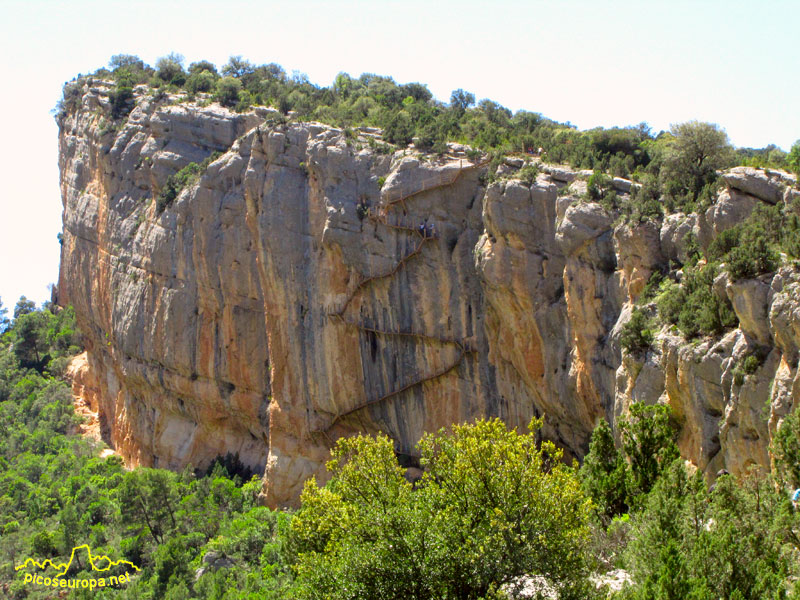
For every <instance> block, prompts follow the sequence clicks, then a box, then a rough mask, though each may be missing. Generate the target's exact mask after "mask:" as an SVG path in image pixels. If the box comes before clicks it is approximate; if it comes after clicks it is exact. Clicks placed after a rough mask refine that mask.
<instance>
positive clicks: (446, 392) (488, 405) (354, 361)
mask: <svg viewBox="0 0 800 600" xmlns="http://www.w3.org/2000/svg"><path fill="white" fill-rule="evenodd" d="M108 92H109V87H108V85H107V84H105V83H103V82H99V81H89V82H88V83H86V84H85V86H84V89H83V96H82V100H81V104H80V106H79V107H78V108H77V109H75V110H72V111H71V112H67V113H66V114H64V115H62V117H61V119H60V123H59V125H60V137H59V144H60V169H61V189H62V199H63V203H64V233H63V245H62V256H61V273H60V279H59V285H58V295H59V302H61V303H62V304H72V305H73V306H74V307H75V311H76V315H77V317H78V321H79V324H80V326H81V329H82V330H83V331H84V332H85V337H86V341H87V356H86V358H85V361H84V363H83V364H82V366H81V367H80V373H81V374H80V376H79V377H74V379H73V381H75V382H79V383H76V384H75V385H78V386H80V385H82V386H83V389H87V390H88V389H91V390H92V393H91V397H92V398H95V400H93V402H95V403H96V410H97V413H98V415H99V421H100V429H101V432H102V434H103V437H104V439H106V440H107V441H108V442H109V443H110V444H111V445H112V446H113V447H114V448H115V449H116V450H117V452H119V453H120V455H121V456H122V457H123V458H124V460H125V461H126V462H127V463H128V464H129V465H156V466H160V467H169V468H182V467H184V466H186V465H188V464H192V465H194V466H195V467H204V466H206V465H208V464H209V463H210V462H211V461H212V460H213V459H214V458H216V457H218V456H221V455H222V456H224V455H226V454H229V453H230V454H234V455H237V456H238V458H239V460H240V461H241V462H242V463H243V464H244V465H246V466H247V467H249V468H251V469H252V470H253V471H256V472H263V473H264V491H263V499H264V501H265V502H267V503H268V504H271V505H287V504H293V503H295V502H296V501H297V497H298V495H299V492H300V490H301V488H302V485H303V482H304V481H305V480H306V479H307V478H309V477H310V476H312V475H315V476H317V478H318V479H319V480H324V478H325V471H324V467H323V465H324V462H325V460H326V458H327V455H328V451H329V449H330V447H331V445H332V444H333V443H334V442H335V440H336V439H337V438H338V437H341V436H347V435H351V434H353V433H355V432H359V431H367V432H377V431H384V432H386V433H387V434H388V435H390V436H391V438H392V439H393V440H394V441H395V447H396V452H397V455H398V460H400V461H401V463H402V464H404V466H408V467H411V468H412V469H414V468H416V466H418V465H417V457H416V456H415V443H416V442H417V440H418V439H419V437H420V436H421V435H422V434H423V433H424V432H426V431H433V430H436V429H438V428H440V427H446V426H448V425H450V424H452V423H455V422H461V421H467V420H471V419H475V418H477V417H480V416H495V415H497V416H500V417H502V418H503V419H505V420H506V421H507V422H508V423H509V425H511V426H517V427H525V426H526V425H527V423H528V422H529V420H530V419H531V417H534V416H541V415H544V416H545V427H544V429H543V435H545V436H546V437H548V438H550V439H553V440H554V441H556V442H557V443H558V444H559V445H561V446H562V447H564V448H565V449H566V451H567V454H568V455H569V456H574V457H578V458H580V457H581V456H583V454H584V453H585V451H586V449H587V447H588V440H589V436H590V434H591V431H592V429H593V427H594V425H595V424H596V422H597V420H598V419H599V418H601V417H606V418H608V419H609V420H610V421H611V422H612V423H614V422H615V421H616V419H617V418H619V416H620V415H622V414H623V413H624V411H625V410H626V408H627V406H628V405H629V404H630V403H631V402H633V401H639V400H641V401H646V402H666V403H669V404H670V405H672V406H673V408H674V409H675V413H676V415H677V416H678V418H679V420H680V422H681V424H682V432H681V440H680V443H681V449H682V451H683V452H684V455H685V456H686V457H687V458H688V459H689V460H691V461H693V462H695V463H696V464H697V465H698V466H699V467H700V468H703V469H705V470H706V471H707V472H710V471H713V470H714V469H716V468H718V467H719V466H722V465H725V466H727V468H728V469H729V470H733V471H737V470H743V469H745V468H746V467H747V466H749V465H750V464H760V465H765V464H767V463H768V460H769V457H768V454H767V450H766V449H767V444H768V441H769V437H770V435H771V432H774V430H775V427H776V426H777V425H778V423H779V421H780V419H781V418H782V416H783V415H785V414H786V413H787V412H788V411H789V410H791V408H792V406H793V404H794V403H795V402H796V399H797V398H798V394H799V393H800V384H799V383H798V376H797V356H798V352H797V348H798V347H800V308H799V307H798V304H797V301H796V298H797V294H796V291H797V287H798V286H800V276H798V275H797V274H796V272H795V271H794V270H792V269H791V268H789V267H787V268H784V269H782V270H781V271H780V272H779V273H778V274H776V275H775V276H774V277H773V278H771V279H770V280H764V281H761V280H759V281H754V282H737V283H735V284H732V283H727V284H726V283H724V282H723V283H722V284H721V288H720V290H721V292H720V293H725V294H727V295H728V296H730V298H731V300H732V302H733V306H734V308H735V310H736V312H737V315H739V319H740V321H741V323H742V327H741V329H736V330H733V331H731V332H729V333H728V334H727V335H725V336H724V337H723V338H722V339H720V340H705V341H703V342H702V343H700V344H696V345H688V344H687V343H686V342H685V340H683V339H682V338H680V337H679V336H677V335H675V333H674V332H671V331H669V330H667V329H664V330H663V331H661V332H660V333H659V335H658V343H657V344H656V345H655V346H654V348H653V349H652V350H651V351H650V352H647V353H645V355H643V356H639V355H637V356H633V355H629V354H627V353H626V352H624V351H623V350H622V349H621V347H620V344H619V342H618V340H619V336H620V332H621V329H622V326H623V325H624V323H625V322H626V321H627V320H628V319H629V318H630V314H631V308H632V305H633V303H634V302H636V301H638V299H639V297H640V295H641V293H642V290H643V289H644V286H645V284H646V282H647V281H648V279H649V277H650V275H651V273H652V272H654V271H655V270H658V269H661V268H662V267H663V266H664V265H666V264H668V263H669V261H670V260H673V261H681V260H685V259H686V252H687V250H686V246H687V243H688V242H687V240H688V239H689V237H688V234H689V233H690V232H691V233H693V234H694V235H695V236H696V238H697V239H699V240H700V241H701V243H703V242H704V240H703V239H702V238H703V236H706V237H707V238H709V239H710V238H713V236H714V235H716V233H717V232H718V231H720V230H723V229H724V228H727V227H729V226H732V225H731V223H733V224H735V222H737V220H740V219H741V218H743V215H745V216H746V214H748V213H749V210H752V206H755V204H753V202H761V201H765V200H770V199H772V196H770V197H769V199H767V198H761V196H760V195H758V194H761V195H764V194H766V192H764V191H763V190H762V188H761V187H758V186H756V185H755V184H753V186H750V184H749V183H741V181H740V179H742V178H744V179H748V177H749V175H748V174H747V173H745V174H741V175H740V174H735V176H734V175H732V176H731V178H730V179H729V180H726V181H728V183H729V186H730V188H731V189H730V191H729V192H727V193H728V197H729V198H730V199H731V202H733V203H734V205H735V206H736V208H735V210H734V209H732V210H728V208H727V207H726V206H727V205H726V203H727V202H728V200H726V199H725V196H724V195H723V196H721V197H720V199H719V200H718V202H717V204H715V205H714V206H712V209H715V210H714V211H713V212H712V213H711V214H704V215H701V216H698V215H676V216H674V217H673V216H670V217H668V218H667V219H665V220H664V222H663V223H637V224H635V225H624V224H622V225H621V224H619V220H618V215H617V214H614V213H610V212H608V211H607V210H606V209H605V208H603V207H601V206H600V205H599V204H595V203H591V202H586V201H584V200H582V199H581V198H580V197H579V195H580V193H581V190H583V189H585V181H584V180H585V179H586V177H587V176H588V175H589V174H587V173H580V172H577V173H576V172H573V171H571V170H569V169H566V168H564V167H554V166H552V167H551V166H547V165H543V166H542V169H541V172H542V174H541V175H539V177H538V178H537V179H536V180H535V181H533V182H532V183H525V182H523V181H520V180H519V179H515V173H516V171H517V170H518V169H519V168H520V167H521V166H523V165H524V162H525V161H524V159H522V158H514V159H512V160H508V161H506V162H505V163H504V164H503V165H502V169H501V172H502V173H503V177H501V178H500V179H499V180H496V181H494V182H492V183H488V181H487V175H489V174H488V173H487V168H488V167H487V165H486V164H485V163H483V162H481V161H480V160H479V159H475V160H469V159H468V158H467V156H468V153H467V152H466V150H467V149H465V148H464V147H461V146H457V145H451V147H450V150H451V152H450V153H449V154H448V155H447V156H444V157H441V158H437V159H431V158H430V157H426V156H424V155H421V154H419V153H416V152H413V151H411V150H410V149H405V150H403V149H401V150H398V151H396V152H395V153H394V154H392V155H386V154H382V153H379V152H376V151H373V150H371V146H370V140H371V139H374V137H375V136H377V135H379V131H377V130H370V131H361V132H357V133H356V135H355V136H352V135H350V134H349V132H348V135H345V133H344V132H343V131H340V130H338V129H336V128H333V127H329V126H326V125H322V124H319V123H300V122H286V121H285V120H284V119H283V118H281V117H280V116H279V115H276V114H275V112H274V111H270V110H267V109H256V110H251V111H250V112H247V113H243V114H237V113H234V112H231V111H229V110H227V109H224V108H221V107H220V106H218V105H215V104H210V105H207V106H203V105H201V104H198V103H193V102H188V101H186V100H185V99H184V98H181V97H177V96H172V97H170V96H166V97H162V98H157V97H152V96H149V95H148V94H147V90H146V88H137V89H136V104H135V108H134V109H133V111H132V112H131V113H130V115H129V117H128V118H127V119H126V120H124V122H114V121H112V120H111V119H110V116H109V114H110V111H109V107H108ZM215 152H218V153H220V154H219V155H215V156H214V157H213V160H211V161H210V164H208V167H207V168H206V169H205V170H204V171H202V172H199V173H197V175H196V176H195V178H194V179H190V180H189V183H188V184H187V185H186V186H185V187H184V188H183V189H182V190H181V191H180V193H179V194H178V195H177V197H176V198H175V199H174V201H173V202H172V203H171V204H170V205H169V206H167V207H166V208H165V209H164V210H163V211H162V210H161V209H160V206H159V204H160V203H159V202H158V201H157V198H158V197H159V194H161V192H162V191H163V190H164V188H165V185H166V184H167V181H168V178H169V177H170V176H171V175H173V174H175V173H176V172H177V171H178V170H180V169H182V168H183V167H185V166H186V165H188V164H189V163H190V162H194V163H201V162H202V161H204V160H205V159H207V158H209V157H211V156H212V154H213V153H215ZM773 179H774V178H772V177H771V176H770V178H769V182H767V183H766V184H764V185H773V183H774V182H773ZM565 185H567V186H568V187H566V188H564V186H565ZM759 185H761V184H759ZM776 185H777V184H776ZM781 185H783V184H781ZM748 186H750V187H748ZM614 187H615V189H616V190H617V192H618V193H619V194H620V195H621V196H622V197H623V199H624V198H626V197H627V194H628V193H629V192H631V191H632V190H633V187H634V186H633V185H632V184H631V182H629V181H627V180H621V179H620V180H616V179H615V180H614ZM559 188H564V189H562V190H561V191H559ZM769 189H770V190H771V189H772V188H769ZM770 193H772V192H770ZM784 193H785V192H784ZM736 194H739V195H746V198H747V199H746V200H745V204H747V206H746V207H745V208H743V209H741V210H740V208H741V206H743V204H742V202H740V201H734V200H733V199H734V198H735V195H736ZM751 200H752V201H751ZM736 202H738V204H736ZM162 203H163V202H162ZM715 207H716V208H715ZM709 210H711V209H709ZM706 241H707V240H706ZM762 347H763V348H765V349H766V351H767V358H766V359H765V360H764V361H763V363H762V365H761V366H760V367H759V369H758V371H757V372H756V373H755V374H748V375H747V377H746V378H745V379H744V381H740V378H738V377H736V376H735V374H734V371H735V369H736V366H737V365H738V364H739V363H740V362H741V360H743V358H744V357H745V356H747V355H748V353H751V352H752V351H754V349H762ZM759 351H760V352H761V350H759ZM762 353H763V352H762ZM80 382H85V383H80ZM737 382H738V383H737ZM765 406H766V407H767V408H766V409H764V407H765ZM415 472H416V471H415Z"/></svg>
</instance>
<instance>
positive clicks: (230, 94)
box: [214, 77, 242, 107]
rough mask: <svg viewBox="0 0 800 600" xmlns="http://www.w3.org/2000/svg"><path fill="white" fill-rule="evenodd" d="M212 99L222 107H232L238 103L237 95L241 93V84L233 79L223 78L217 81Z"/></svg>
mask: <svg viewBox="0 0 800 600" xmlns="http://www.w3.org/2000/svg"><path fill="white" fill-rule="evenodd" d="M215 90H216V91H215V94H214V99H215V100H216V101H217V102H219V103H220V104H221V105H222V106H229V107H233V106H236V105H237V104H238V103H239V94H240V93H241V91H242V84H241V82H240V81H239V80H238V79H234V78H233V77H223V78H222V79H220V80H219V81H217V84H216V88H215Z"/></svg>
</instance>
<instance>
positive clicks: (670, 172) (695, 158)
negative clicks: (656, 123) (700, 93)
mask: <svg viewBox="0 0 800 600" xmlns="http://www.w3.org/2000/svg"><path fill="white" fill-rule="evenodd" d="M670 132H671V134H672V136H673V137H672V140H671V143H670V144H669V146H668V151H667V155H666V157H665V162H664V167H663V169H662V177H663V178H664V179H665V180H666V181H667V182H671V183H672V184H674V188H673V193H675V192H678V193H688V194H689V195H690V196H691V198H692V200H695V199H697V197H698V196H699V194H700V191H701V190H702V189H703V187H704V186H706V185H707V184H710V183H713V182H714V181H715V180H716V177H717V176H716V171H717V170H718V169H722V168H725V167H727V166H729V165H730V163H731V161H732V156H733V155H732V152H733V149H732V147H731V145H730V143H729V142H728V135H727V134H726V133H725V131H724V130H723V129H721V128H720V127H719V126H718V125H714V124H711V123H702V122H699V121H689V122H686V123H679V124H676V125H673V126H672V127H671V129H670Z"/></svg>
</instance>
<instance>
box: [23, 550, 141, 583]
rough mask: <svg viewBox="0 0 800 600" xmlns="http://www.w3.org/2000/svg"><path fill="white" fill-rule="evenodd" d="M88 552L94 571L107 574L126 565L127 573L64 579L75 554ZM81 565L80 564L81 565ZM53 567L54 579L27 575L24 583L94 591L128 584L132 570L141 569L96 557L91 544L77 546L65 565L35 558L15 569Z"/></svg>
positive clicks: (122, 562)
mask: <svg viewBox="0 0 800 600" xmlns="http://www.w3.org/2000/svg"><path fill="white" fill-rule="evenodd" d="M84 549H85V550H86V552H87V554H88V555H89V566H90V567H91V570H92V571H98V572H101V573H102V572H107V571H109V570H111V567H118V566H120V565H125V568H126V569H127V572H126V573H124V574H122V575H109V576H107V577H106V576H104V577H101V578H100V579H95V578H90V579H75V578H72V579H64V576H65V575H66V574H67V572H68V571H69V568H70V567H71V566H72V562H73V561H74V560H75V558H76V557H75V554H76V552H78V551H79V550H84ZM79 564H80V563H79ZM48 567H51V568H53V569H55V570H56V571H57V573H56V574H55V575H53V576H52V577H44V576H43V575H40V574H34V573H25V581H24V583H30V584H33V585H43V586H45V587H63V588H73V589H74V588H78V587H83V588H89V589H94V588H96V587H107V586H111V585H118V584H120V583H127V582H129V581H130V580H131V575H130V572H131V570H135V571H139V570H140V569H139V567H137V566H136V565H135V564H133V563H132V562H130V561H129V560H121V559H120V560H116V561H114V560H111V559H110V558H109V557H108V556H105V555H103V554H99V555H94V554H92V549H91V548H90V547H89V544H83V545H81V546H75V547H74V548H73V549H72V553H71V554H70V555H69V561H67V562H65V563H54V562H53V561H52V560H50V559H49V558H46V559H44V560H43V561H42V562H39V561H37V560H35V559H33V558H28V559H26V560H25V562H24V563H22V564H21V565H18V566H17V567H15V569H16V570H17V571H21V570H23V569H33V568H38V569H42V570H44V569H47V568H48Z"/></svg>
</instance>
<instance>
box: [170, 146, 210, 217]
mask: <svg viewBox="0 0 800 600" xmlns="http://www.w3.org/2000/svg"><path fill="white" fill-rule="evenodd" d="M219 156H220V154H219V152H214V153H212V154H211V155H210V156H208V157H207V158H206V159H205V160H204V161H203V162H201V163H199V164H198V163H194V162H191V163H189V164H188V165H186V166H185V167H183V168H182V169H181V170H180V171H178V172H177V173H175V174H174V175H170V176H169V177H168V178H167V182H166V183H165V184H164V187H163V188H162V189H161V191H160V192H159V194H158V196H157V197H156V207H157V209H158V212H159V213H161V212H164V209H165V208H167V207H168V206H170V205H171V204H172V203H173V202H174V200H175V198H177V197H178V195H179V194H180V193H181V191H183V189H184V188H186V187H188V186H191V185H193V184H194V183H195V182H196V181H197V180H198V179H199V178H200V175H202V174H203V173H204V172H205V170H206V169H207V168H208V165H210V164H211V163H212V162H214V161H215V160H216V159H217V158H219Z"/></svg>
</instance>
